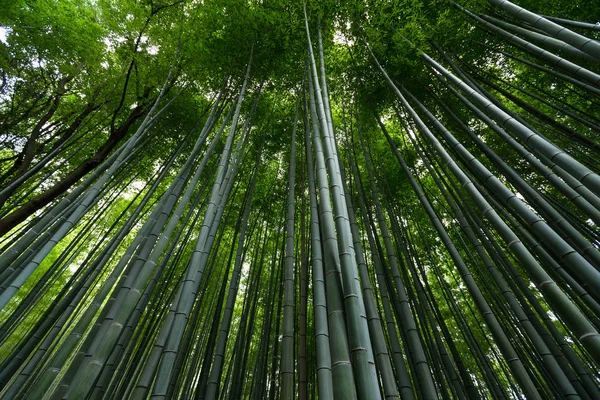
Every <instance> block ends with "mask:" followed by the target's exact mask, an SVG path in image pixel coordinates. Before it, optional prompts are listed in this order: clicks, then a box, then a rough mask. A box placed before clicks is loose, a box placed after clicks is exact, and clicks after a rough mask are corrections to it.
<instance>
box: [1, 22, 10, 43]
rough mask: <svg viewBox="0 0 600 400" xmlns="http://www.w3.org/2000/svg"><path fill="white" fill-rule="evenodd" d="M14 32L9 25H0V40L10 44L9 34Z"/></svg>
mask: <svg viewBox="0 0 600 400" xmlns="http://www.w3.org/2000/svg"><path fill="white" fill-rule="evenodd" d="M11 32H12V29H11V28H9V27H7V26H0V42H2V43H4V44H5V45H7V46H8V40H7V39H8V35H10V33H11Z"/></svg>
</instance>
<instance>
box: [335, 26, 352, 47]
mask: <svg viewBox="0 0 600 400" xmlns="http://www.w3.org/2000/svg"><path fill="white" fill-rule="evenodd" d="M333 42H334V43H335V44H339V45H341V46H352V45H353V44H354V40H352V39H351V38H349V37H348V36H346V35H344V34H343V33H342V32H341V31H338V30H336V31H335V33H334V34H333Z"/></svg>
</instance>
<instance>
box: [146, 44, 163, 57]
mask: <svg viewBox="0 0 600 400" xmlns="http://www.w3.org/2000/svg"><path fill="white" fill-rule="evenodd" d="M159 51H160V46H148V54H151V55H153V56H154V55H157V54H158V52H159Z"/></svg>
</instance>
